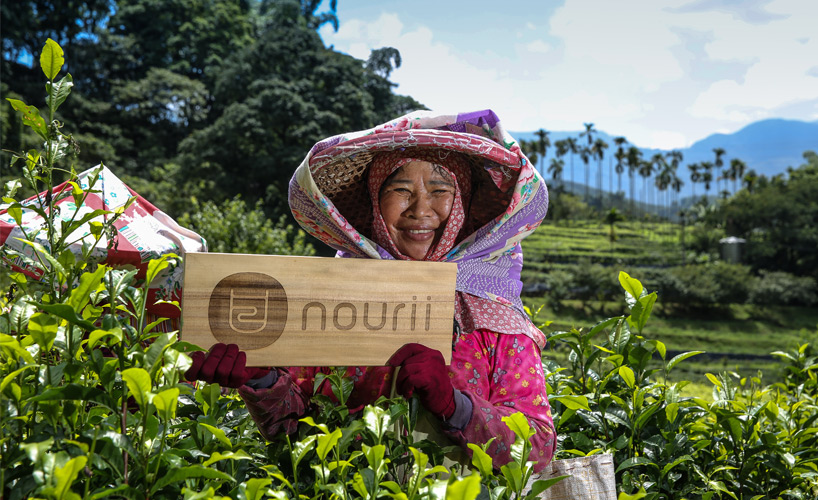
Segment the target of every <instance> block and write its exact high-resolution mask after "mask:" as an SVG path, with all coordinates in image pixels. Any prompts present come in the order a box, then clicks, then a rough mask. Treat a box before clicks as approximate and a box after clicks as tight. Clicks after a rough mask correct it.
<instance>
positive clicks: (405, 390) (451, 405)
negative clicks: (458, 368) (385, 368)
mask: <svg viewBox="0 0 818 500" xmlns="http://www.w3.org/2000/svg"><path fill="white" fill-rule="evenodd" d="M387 364H388V365H389V366H400V370H399V371H398V379H397V389H398V392H399V393H400V394H401V395H402V396H403V397H405V398H409V397H411V396H412V394H417V395H418V397H419V398H420V402H421V404H422V405H423V406H424V407H425V408H426V409H427V410H429V411H430V412H432V413H434V414H435V415H437V416H438V417H441V418H443V419H444V420H448V419H449V418H451V416H452V414H454V410H455V408H456V406H457V404H456V403H455V400H454V386H453V385H452V382H451V379H450V378H449V369H448V368H446V362H445V361H444V360H443V355H442V354H441V353H440V351H436V350H434V349H430V348H428V347H426V346H423V345H420V344H406V345H404V346H403V347H401V348H400V349H398V351H397V352H396V353H395V354H393V355H392V357H391V358H389V361H388V362H387Z"/></svg>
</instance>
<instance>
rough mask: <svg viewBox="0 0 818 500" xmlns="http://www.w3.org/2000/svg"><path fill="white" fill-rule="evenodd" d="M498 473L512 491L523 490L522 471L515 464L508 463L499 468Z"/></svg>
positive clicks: (518, 465)
mask: <svg viewBox="0 0 818 500" xmlns="http://www.w3.org/2000/svg"><path fill="white" fill-rule="evenodd" d="M500 473H501V474H503V477H505V478H506V482H507V483H508V485H509V487H510V488H511V490H512V491H520V490H521V489H522V488H523V471H522V470H521V469H520V464H518V463H517V462H509V463H507V464H506V465H504V466H502V467H500Z"/></svg>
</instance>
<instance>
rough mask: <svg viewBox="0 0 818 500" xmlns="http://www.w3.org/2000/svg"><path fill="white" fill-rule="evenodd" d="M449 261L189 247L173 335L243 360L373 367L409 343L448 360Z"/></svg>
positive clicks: (451, 270) (268, 363)
mask: <svg viewBox="0 0 818 500" xmlns="http://www.w3.org/2000/svg"><path fill="white" fill-rule="evenodd" d="M456 276H457V265H456V264H452V263H442V262H415V261H385V260H373V259H334V258H323V257H285V256H276V255H241V254H218V253H188V254H187V255H186V257H185V281H184V286H183V289H182V293H183V295H182V334H181V338H182V340H185V341H187V342H190V343H192V344H196V345H198V346H200V347H202V348H205V349H208V348H209V347H210V346H212V345H213V344H216V343H219V342H221V343H225V344H238V346H239V348H240V349H242V350H243V351H245V352H246V353H247V364H248V366H379V365H380V366H382V365H385V364H386V361H387V360H388V359H389V358H390V357H391V356H392V354H394V353H395V351H397V350H398V349H399V348H400V347H401V346H402V345H404V344H407V343H411V342H416V343H419V344H423V345H426V346H428V347H431V348H433V349H437V350H438V351H440V352H441V353H443V357H444V358H445V359H446V363H449V362H450V361H451V353H452V325H453V318H454V298H455V289H454V287H455V279H456Z"/></svg>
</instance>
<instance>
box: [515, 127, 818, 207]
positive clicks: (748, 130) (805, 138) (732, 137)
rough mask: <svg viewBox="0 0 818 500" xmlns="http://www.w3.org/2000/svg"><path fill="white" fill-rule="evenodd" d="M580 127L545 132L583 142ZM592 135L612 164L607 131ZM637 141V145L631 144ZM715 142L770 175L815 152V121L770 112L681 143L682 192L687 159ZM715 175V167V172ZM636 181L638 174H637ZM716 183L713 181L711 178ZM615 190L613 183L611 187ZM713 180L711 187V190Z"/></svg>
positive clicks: (543, 163) (694, 159)
mask: <svg viewBox="0 0 818 500" xmlns="http://www.w3.org/2000/svg"><path fill="white" fill-rule="evenodd" d="M580 133H581V131H574V132H562V131H554V132H550V131H549V134H548V136H549V138H550V139H551V143H552V145H553V143H554V142H556V141H557V140H560V139H564V138H566V137H576V138H577V141H578V142H580V144H582V145H585V144H586V143H585V142H584V141H585V138H582V139H580V138H579V134H580ZM511 135H512V136H514V137H515V138H516V139H519V140H534V139H536V135H535V134H534V132H511ZM596 136H597V137H600V138H602V139H603V140H604V141H605V142H607V143H608V149H607V150H606V151H605V160H604V167H605V168H611V167H610V166H611V165H612V162H613V160H612V158H613V153H614V151H615V145H614V143H613V138H614V137H616V136H612V135H610V134H608V133H606V132H604V131H598V132H597V134H596ZM636 146H637V147H638V146H639V145H638V144H636ZM714 148H722V149H724V150H725V151H726V153H725V155H724V156H723V157H722V159H723V161H724V165H725V166H728V165H729V164H730V160H731V159H732V158H739V159H740V160H742V161H744V163H746V164H747V170H751V169H752V170H755V171H756V172H757V173H758V174H763V175H766V176H768V177H771V176H773V175H776V174H781V173H785V172H786V171H787V167H798V166H800V165H802V164H803V163H804V159H803V153H804V151H808V150H812V151H816V152H818V121H814V122H804V121H797V120H784V119H778V118H772V119H768V120H761V121H758V122H755V123H751V124H750V125H747V126H746V127H744V128H742V129H741V130H738V131H736V132H734V133H732V134H712V135H710V136H708V137H706V138H704V139H702V140H700V141H697V142H696V143H694V144H693V145H692V146H690V147H689V148H684V149H680V150H679V151H681V152H682V154H683V155H684V160H683V161H682V166H681V167H680V168H679V172H678V174H677V175H679V177H680V178H681V179H682V180H683V181H684V183H685V185H684V187H683V189H682V195H683V196H684V195H689V194H690V193H691V192H692V188H691V182H690V171H689V170H688V169H687V165H689V164H692V163H699V162H701V161H710V162H712V161H713V160H714V158H715V155H714V153H713V149H714ZM640 149H641V150H642V157H643V158H644V159H649V158H650V157H651V156H653V155H654V154H655V153H665V152H667V151H666V150H661V149H652V148H640ZM554 155H555V150H554V147H553V146H552V147H551V148H549V151H548V155H547V157H546V158H545V160H542V159H541V160H540V161H539V162H538V167H539V168H540V169H541V170H543V171H544V172H543V175H544V176H545V177H546V178H548V177H549V176H548V175H547V169H548V164H549V163H550V161H551V160H550V159H551V158H553V157H554ZM564 160H565V171H564V173H563V178H564V179H566V180H569V179H571V177H570V172H569V170H570V161H571V160H570V157H568V156H566V157H565V158H564ZM584 168H585V167H584V164H583V163H582V160H580V159H579V157H578V156H577V157H575V158H574V176H575V177H574V180H575V181H576V182H583V181H584V180H585V173H584ZM596 171H597V164H596V161H593V160H592V162H591V185H592V186H596V185H597V184H596V183H597V180H596V176H595V175H596ZM716 176H717V175H716V174H715V172H714V177H716ZM613 181H614V186H616V185H617V184H616V179H615V178H614V179H613ZM639 181H640V182H639V183H640V184H641V180H639ZM610 184H611V183H610V176H609V175H608V172H607V171H606V172H604V173H603V189H604V190H606V191H608V190H610ZM714 184H715V183H714ZM626 185H627V181H626V180H625V179H623V186H626ZM614 190H615V189H614ZM703 191H704V188H703V187H702V186H697V187H696V193H697V194H698V195H700V194H703ZM714 191H715V186H714V188H713V189H711V193H714Z"/></svg>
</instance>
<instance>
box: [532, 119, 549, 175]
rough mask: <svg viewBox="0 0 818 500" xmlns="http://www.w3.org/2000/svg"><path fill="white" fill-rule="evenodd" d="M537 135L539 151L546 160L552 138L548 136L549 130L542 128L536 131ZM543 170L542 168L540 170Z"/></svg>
mask: <svg viewBox="0 0 818 500" xmlns="http://www.w3.org/2000/svg"><path fill="white" fill-rule="evenodd" d="M534 135H536V136H537V152H538V153H539V154H540V155H541V158H542V161H545V159H546V156H547V155H548V148H550V147H551V139H550V138H549V137H548V131H547V130H545V129H540V130H538V131H536V132H534ZM540 172H542V170H540Z"/></svg>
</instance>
